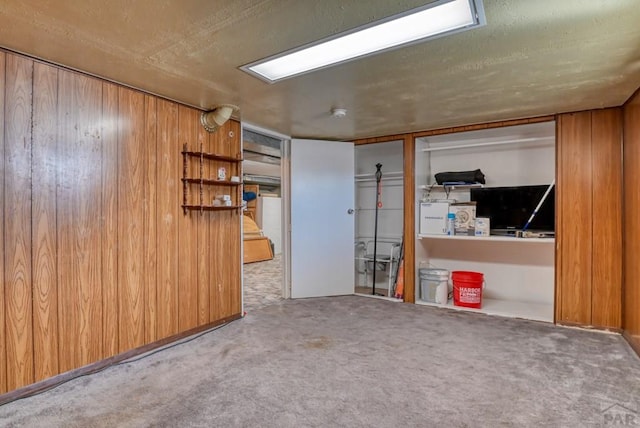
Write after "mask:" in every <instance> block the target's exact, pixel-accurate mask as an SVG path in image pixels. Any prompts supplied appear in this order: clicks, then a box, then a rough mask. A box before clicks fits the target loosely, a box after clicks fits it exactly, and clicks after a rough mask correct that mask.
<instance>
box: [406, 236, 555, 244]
mask: <svg viewBox="0 0 640 428" xmlns="http://www.w3.org/2000/svg"><path fill="white" fill-rule="evenodd" d="M418 239H443V240H458V241H490V242H517V243H523V244H524V243H527V244H553V243H554V242H555V238H516V237H515V236H497V235H491V236H465V235H422V234H420V235H418Z"/></svg>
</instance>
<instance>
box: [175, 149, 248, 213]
mask: <svg viewBox="0 0 640 428" xmlns="http://www.w3.org/2000/svg"><path fill="white" fill-rule="evenodd" d="M182 157H183V169H182V192H183V198H182V210H183V211H184V214H185V215H186V214H187V213H188V212H189V211H200V213H201V214H202V213H203V212H204V211H230V210H237V209H242V205H240V204H239V201H241V197H242V196H241V192H240V190H239V186H240V185H242V182H240V181H231V180H217V179H213V178H206V177H205V163H206V162H205V161H214V162H224V163H227V164H230V166H231V167H232V169H233V170H236V171H235V174H236V175H237V176H240V172H241V171H240V170H239V167H238V165H239V164H241V162H242V155H238V156H227V155H219V154H215V153H207V152H205V151H204V150H203V146H202V143H200V150H199V151H192V150H187V144H186V143H185V144H184V145H183V148H182ZM189 158H194V159H197V160H199V166H198V170H199V172H198V174H197V176H194V175H195V174H189ZM206 169H209V166H207V167H206ZM206 175H209V173H207V174H206ZM191 184H195V185H197V186H198V190H199V197H198V199H197V202H196V201H194V199H195V198H193V197H192V198H191V200H190V198H189V191H190V189H189V188H190V185H191ZM216 186H228V187H235V188H236V190H235V192H234V193H235V195H232V197H231V200H232V201H234V202H233V205H231V206H227V205H222V206H218V205H208V204H205V199H206V201H207V202H211V199H209V198H210V197H211V196H212V195H211V193H212V192H210V191H207V192H206V193H207V197H206V198H205V187H210V188H212V189H215V187H216ZM192 201H193V202H196V203H193V202H192Z"/></svg>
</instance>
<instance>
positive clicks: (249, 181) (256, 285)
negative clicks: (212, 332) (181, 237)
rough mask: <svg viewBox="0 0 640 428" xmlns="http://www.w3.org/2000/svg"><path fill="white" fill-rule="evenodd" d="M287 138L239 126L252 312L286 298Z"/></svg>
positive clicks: (246, 300) (246, 303)
mask: <svg viewBox="0 0 640 428" xmlns="http://www.w3.org/2000/svg"><path fill="white" fill-rule="evenodd" d="M286 141H287V138H286V137H284V136H281V135H277V134H275V133H272V132H269V131H267V130H264V129H261V128H259V127H256V126H252V125H248V124H243V125H242V150H243V159H244V161H243V163H242V164H243V165H242V169H243V177H242V182H243V203H244V204H245V208H244V209H243V235H242V237H243V307H244V311H247V312H250V311H252V310H256V309H259V308H262V307H265V306H269V305H272V304H274V303H277V302H278V301H280V300H282V299H283V298H284V297H285V289H284V283H285V281H284V272H285V261H286V258H285V254H286V249H285V248H284V247H285V246H286V245H285V239H284V236H285V235H284V233H285V228H284V226H283V224H284V220H285V218H284V216H285V215H286V214H285V210H284V209H283V208H284V205H283V196H286V190H285V189H286V185H285V183H284V181H285V174H284V170H283V165H282V159H283V156H282V154H283V150H284V146H285V143H286Z"/></svg>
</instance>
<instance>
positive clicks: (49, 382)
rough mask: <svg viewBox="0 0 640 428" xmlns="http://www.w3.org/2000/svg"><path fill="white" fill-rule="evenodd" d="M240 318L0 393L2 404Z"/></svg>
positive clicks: (237, 315) (195, 330)
mask: <svg viewBox="0 0 640 428" xmlns="http://www.w3.org/2000/svg"><path fill="white" fill-rule="evenodd" d="M240 318H242V314H236V315H231V316H229V317H226V318H222V319H220V320H218V321H214V322H212V323H209V324H205V325H201V326H199V327H195V328H192V329H190V330H186V331H183V332H182V333H178V334H175V335H173V336H169V337H166V338H164V339H160V340H158V341H156V342H153V343H149V344H147V345H143V346H140V347H139V348H134V349H131V350H129V351H125V352H123V353H121V354H118V355H114V356H113V357H109V358H105V359H104V360H100V361H96V362H95V363H91V364H88V365H86V366H83V367H79V368H77V369H73V370H70V371H68V372H65V373H61V374H59V375H55V376H53V377H50V378H47V379H45V380H42V381H40V382H36V383H32V384H30V385H27V386H24V387H22V388H18V389H15V390H13V391H10V392H7V393H5V394H2V395H0V406H2V405H4V404H7V403H10V402H12V401H16V400H19V399H21V398H26V397H29V396H31V395H34V394H38V393H40V392H44V391H46V390H48V389H51V388H55V387H56V386H58V385H61V384H63V383H65V382H68V381H70V380H72V379H74V378H76V377H79V376H85V375H89V374H92V373H97V372H99V371H101V370H104V369H106V368H108V367H110V366H113V365H115V364H118V363H121V362H123V361H125V360H128V359H131V358H133V357H136V356H138V355H141V354H145V353H147V352H149V351H153V350H154V349H158V348H161V347H163V346H165V345H168V344H170V343H173V342H176V341H178V340H181V339H185V338H187V337H189V336H192V335H194V334H197V333H201V332H203V331H206V330H209V329H212V328H214V327H219V326H221V325H223V324H227V323H230V322H232V321H235V320H237V319H240Z"/></svg>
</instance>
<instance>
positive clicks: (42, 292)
mask: <svg viewBox="0 0 640 428" xmlns="http://www.w3.org/2000/svg"><path fill="white" fill-rule="evenodd" d="M57 104H58V70H57V69H56V68H54V67H50V66H47V65H43V64H40V63H35V64H34V72H33V156H32V164H33V171H34V174H35V179H34V180H33V193H32V195H33V196H32V198H33V208H32V217H31V231H32V234H33V256H32V257H33V263H32V266H33V346H34V352H33V355H34V361H35V365H34V370H35V380H36V381H39V380H42V379H46V378H48V377H51V376H54V375H56V374H58V373H60V371H59V367H58V290H57V285H58V271H57V267H58V264H57V254H56V249H57V246H58V243H57V232H56V230H57V213H56V185H57V169H58V165H59V164H60V160H61V159H60V157H59V155H58V152H57V140H58V128H57V115H56V108H57Z"/></svg>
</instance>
